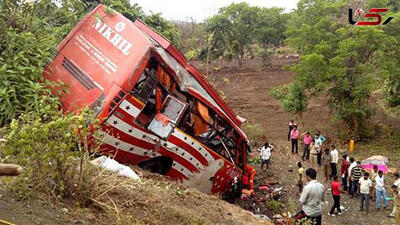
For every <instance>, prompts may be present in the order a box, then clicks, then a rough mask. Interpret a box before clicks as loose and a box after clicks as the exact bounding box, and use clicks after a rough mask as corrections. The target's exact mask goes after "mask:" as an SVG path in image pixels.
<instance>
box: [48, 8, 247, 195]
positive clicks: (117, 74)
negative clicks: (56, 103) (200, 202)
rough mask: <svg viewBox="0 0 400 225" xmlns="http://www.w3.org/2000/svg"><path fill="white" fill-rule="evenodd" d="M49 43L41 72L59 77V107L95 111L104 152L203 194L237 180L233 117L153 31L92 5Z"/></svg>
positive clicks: (240, 142)
mask: <svg viewBox="0 0 400 225" xmlns="http://www.w3.org/2000/svg"><path fill="white" fill-rule="evenodd" d="M57 50H58V51H57V53H56V54H55V57H54V59H53V61H52V62H51V63H50V64H49V65H48V66H47V67H46V69H45V73H44V74H45V78H46V79H49V80H51V81H55V82H58V81H62V82H63V83H64V84H67V86H68V93H65V94H64V95H63V96H62V98H61V103H62V107H63V110H64V111H66V112H77V111H79V110H80V109H82V108H84V107H91V109H93V110H94V111H95V112H96V117H97V118H98V119H99V120H100V121H101V124H102V131H103V135H104V137H103V145H102V146H101V152H102V153H103V154H104V155H107V156H112V157H113V158H114V159H115V160H116V161H118V162H119V163H122V164H137V165H139V166H140V167H142V168H144V169H149V170H151V171H152V172H157V173H160V174H163V175H166V176H169V177H171V178H174V179H179V180H182V181H183V182H184V183H186V184H188V185H190V186H193V187H196V188H198V189H199V190H200V191H202V192H205V193H219V194H224V193H231V191H232V187H236V185H235V184H237V183H238V182H240V180H241V176H242V170H243V168H244V167H245V166H246V154H247V151H248V150H249V146H248V139H247V137H246V135H245V133H244V132H243V131H242V130H241V128H240V126H241V123H242V120H241V118H240V117H236V116H235V115H234V113H233V112H232V110H231V109H230V108H229V107H228V106H227V105H226V103H225V102H224V101H223V100H222V99H221V98H220V96H219V95H218V93H217V91H215V90H214V89H213V88H212V86H211V85H210V83H209V82H208V81H207V80H206V79H205V78H204V77H203V76H202V75H201V74H200V73H199V72H198V71H197V70H196V69H195V68H194V67H193V66H192V65H190V64H189V63H188V62H187V60H186V59H185V57H184V56H183V54H182V53H180V52H179V51H178V50H177V49H176V48H175V47H174V46H173V45H172V44H171V43H170V42H169V41H168V40H167V39H165V38H164V37H162V36H161V35H160V34H158V33H157V32H156V31H154V30H153V29H151V28H150V27H148V26H146V24H144V23H143V22H142V21H140V20H136V21H135V22H131V21H129V20H128V19H126V18H125V17H123V16H122V15H121V14H119V13H118V12H114V11H112V10H110V9H108V8H107V7H105V6H103V5H99V6H98V7H96V8H95V9H94V10H93V11H92V12H91V13H89V14H88V15H86V16H85V17H84V18H83V19H82V21H81V22H79V23H78V24H77V25H76V27H75V28H73V30H72V31H71V32H70V33H69V34H68V35H67V37H66V38H65V39H64V40H63V41H62V42H61V43H60V44H59V46H58V48H57ZM239 196H240V191H239Z"/></svg>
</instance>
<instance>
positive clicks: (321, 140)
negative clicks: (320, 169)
mask: <svg viewBox="0 0 400 225" xmlns="http://www.w3.org/2000/svg"><path fill="white" fill-rule="evenodd" d="M325 141H326V138H325V137H324V136H323V135H322V134H321V131H317V132H316V133H315V143H316V144H317V145H319V149H320V151H318V155H317V161H318V165H321V157H322V151H321V149H322V145H323V143H324V142H325Z"/></svg>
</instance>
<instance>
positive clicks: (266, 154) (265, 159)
mask: <svg viewBox="0 0 400 225" xmlns="http://www.w3.org/2000/svg"><path fill="white" fill-rule="evenodd" d="M273 148H274V147H273V146H272V145H270V144H269V143H268V142H266V143H265V144H264V146H262V147H261V148H260V149H259V151H260V156H261V170H262V169H263V168H264V164H266V168H267V169H268V168H269V164H270V160H269V158H270V157H271V150H272V149H273Z"/></svg>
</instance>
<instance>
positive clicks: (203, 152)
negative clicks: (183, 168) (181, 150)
mask: <svg viewBox="0 0 400 225" xmlns="http://www.w3.org/2000/svg"><path fill="white" fill-rule="evenodd" d="M172 135H174V136H175V137H177V138H178V139H180V140H181V141H183V142H185V143H186V144H188V145H190V146H192V148H194V149H195V150H196V151H198V152H199V153H200V154H201V155H202V156H203V157H204V158H205V159H206V160H207V162H211V161H214V158H213V157H212V156H211V153H210V152H208V151H207V150H206V149H205V148H204V147H203V146H201V145H200V144H199V143H198V142H197V140H194V139H193V138H192V137H191V136H188V135H186V134H185V133H183V132H182V131H180V130H178V129H175V130H174V132H173V133H172ZM185 137H186V140H185Z"/></svg>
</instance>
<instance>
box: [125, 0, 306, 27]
mask: <svg viewBox="0 0 400 225" xmlns="http://www.w3.org/2000/svg"><path fill="white" fill-rule="evenodd" d="M130 1H131V3H138V4H139V6H141V7H142V9H143V10H144V11H145V12H146V13H149V12H154V13H159V12H160V13H162V15H163V17H164V18H166V19H168V20H185V21H189V20H190V18H193V19H194V20H195V21H196V22H202V21H204V20H205V19H206V18H207V17H210V16H212V15H214V14H216V13H218V9H219V8H220V7H223V6H227V5H230V4H231V3H239V2H247V3H249V5H251V6H261V7H281V8H285V12H290V11H291V10H292V9H295V8H296V6H297V2H298V1H299V0H130Z"/></svg>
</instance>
